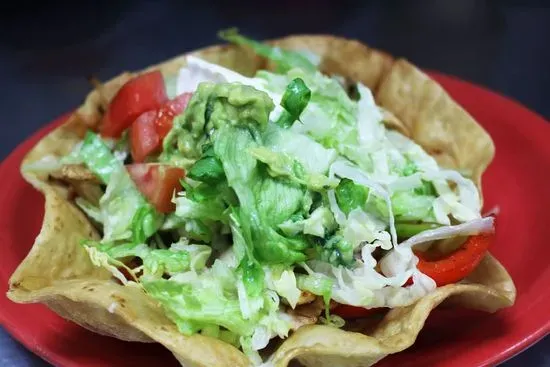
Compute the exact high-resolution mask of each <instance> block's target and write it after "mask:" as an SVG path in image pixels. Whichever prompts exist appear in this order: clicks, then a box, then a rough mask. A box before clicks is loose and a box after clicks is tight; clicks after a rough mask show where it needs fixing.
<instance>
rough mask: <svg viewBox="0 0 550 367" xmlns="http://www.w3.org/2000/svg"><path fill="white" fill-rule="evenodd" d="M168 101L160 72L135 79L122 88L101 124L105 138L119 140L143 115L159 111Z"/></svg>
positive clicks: (101, 131) (101, 130) (153, 72)
mask: <svg viewBox="0 0 550 367" xmlns="http://www.w3.org/2000/svg"><path fill="white" fill-rule="evenodd" d="M167 100H168V96H167V95H166V88H165V85H164V78H163V76H162V74H161V73H160V71H152V72H149V73H145V74H142V75H139V76H137V77H135V78H134V79H132V80H130V81H128V82H127V83H126V84H124V85H123V86H122V88H120V90H119V91H118V93H117V94H116V95H115V97H114V98H113V100H112V101H111V103H110V104H109V107H108V108H107V111H106V112H105V115H104V116H103V120H102V122H101V126H100V128H99V130H100V133H101V135H102V136H104V137H112V138H118V137H120V135H121V134H122V132H123V131H124V130H126V129H127V128H128V127H130V125H131V124H132V123H133V122H134V121H135V120H136V119H137V118H138V116H140V115H141V114H142V113H144V112H146V111H151V110H158V108H160V106H161V105H162V104H163V103H164V102H166V101H167Z"/></svg>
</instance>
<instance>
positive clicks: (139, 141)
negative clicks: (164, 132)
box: [130, 111, 160, 163]
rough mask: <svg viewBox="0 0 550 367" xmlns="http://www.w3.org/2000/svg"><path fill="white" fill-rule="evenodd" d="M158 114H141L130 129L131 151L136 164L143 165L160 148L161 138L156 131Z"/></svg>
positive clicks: (150, 112) (149, 112)
mask: <svg viewBox="0 0 550 367" xmlns="http://www.w3.org/2000/svg"><path fill="white" fill-rule="evenodd" d="M156 118H157V113H156V112H155V111H148V112H145V113H143V114H141V115H140V116H139V117H138V118H137V120H136V121H134V123H133V124H132V127H131V128H130V151H131V153H132V158H133V160H134V162H137V163H141V162H144V161H145V158H146V157H147V156H148V155H149V154H151V153H154V152H155V151H157V150H158V149H159V147H160V137H159V135H158V133H157V131H156V130H155V119H156Z"/></svg>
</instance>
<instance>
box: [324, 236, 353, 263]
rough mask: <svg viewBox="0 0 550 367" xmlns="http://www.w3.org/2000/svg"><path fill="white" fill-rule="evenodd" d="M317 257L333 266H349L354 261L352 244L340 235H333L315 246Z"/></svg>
mask: <svg viewBox="0 0 550 367" xmlns="http://www.w3.org/2000/svg"><path fill="white" fill-rule="evenodd" d="M317 258H318V259H319V260H321V261H325V262H328V263H330V264H331V265H334V266H340V265H342V266H346V267H349V266H350V265H352V264H353V263H354V258H353V246H352V245H351V244H350V243H349V242H347V241H346V240H345V239H344V238H343V237H342V236H339V235H335V236H332V237H330V238H329V239H328V240H327V241H326V242H325V243H322V244H321V245H318V246H317Z"/></svg>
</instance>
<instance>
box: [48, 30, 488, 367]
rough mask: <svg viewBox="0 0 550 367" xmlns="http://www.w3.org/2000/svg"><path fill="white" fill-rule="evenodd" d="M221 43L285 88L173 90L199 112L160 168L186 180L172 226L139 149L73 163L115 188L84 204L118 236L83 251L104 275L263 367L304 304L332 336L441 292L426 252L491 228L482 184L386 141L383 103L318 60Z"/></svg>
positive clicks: (197, 74)
mask: <svg viewBox="0 0 550 367" xmlns="http://www.w3.org/2000/svg"><path fill="white" fill-rule="evenodd" d="M220 35H221V37H222V38H223V39H225V40H227V41H230V42H233V43H236V44H238V45H241V46H245V47H250V48H251V49H252V50H253V51H254V52H256V53H257V54H258V55H261V56H263V57H266V58H268V59H270V60H271V61H273V62H274V64H276V65H277V72H276V73H274V72H271V71H266V70H262V71H258V72H257V73H256V75H255V76H253V77H250V76H244V75H241V74H239V73H237V72H235V71H233V70H229V69H227V68H225V67H223V66H221V65H216V64H212V63H209V62H207V61H205V60H202V59H199V58H197V57H195V56H189V57H187V66H186V67H185V68H182V69H181V70H180V71H179V74H178V77H177V79H174V82H175V83H174V84H175V85H174V87H175V89H176V91H177V92H178V94H179V93H183V92H192V93H193V97H192V98H191V100H190V102H189V104H188V106H187V108H186V110H185V111H184V113H183V114H181V115H180V116H177V117H176V118H175V119H174V123H173V128H172V129H171V131H170V132H169V133H168V135H167V136H166V138H165V139H164V142H163V150H162V153H161V154H160V155H159V156H158V160H159V161H160V162H162V163H166V164H172V165H176V166H179V167H183V168H185V169H186V172H187V175H186V177H185V178H184V179H182V180H181V184H182V186H183V190H181V191H180V192H178V193H175V194H174V195H173V197H172V201H173V202H174V203H175V211H174V212H173V213H169V214H167V215H161V214H160V213H158V212H157V211H156V210H155V209H154V208H153V206H151V205H150V204H149V203H148V202H147V200H146V199H145V198H144V197H143V195H142V194H141V193H140V192H139V190H138V189H137V187H136V185H135V184H134V183H133V182H132V179H131V178H130V176H129V174H128V172H127V171H126V169H125V167H124V165H123V161H124V160H125V159H126V157H127V152H128V143H127V138H123V139H120V140H119V141H106V140H103V139H102V138H100V137H99V136H97V135H95V134H94V133H91V132H90V133H88V134H87V135H86V137H85V139H84V141H83V142H82V144H79V145H78V146H77V147H75V149H74V150H73V152H72V153H70V154H69V155H67V156H66V157H64V158H63V159H62V160H61V161H60V162H62V163H63V162H64V163H84V164H85V165H86V166H87V167H88V168H89V169H90V170H91V171H92V172H93V173H94V174H95V175H96V176H97V177H98V178H100V180H101V181H102V183H104V184H105V185H106V191H105V194H104V195H103V197H102V198H101V199H100V201H99V205H98V206H96V205H92V204H91V203H89V202H87V201H86V200H84V199H82V198H77V199H76V200H75V202H76V204H77V205H78V206H79V207H80V208H81V209H82V210H83V211H84V212H85V213H86V214H87V215H88V217H90V218H91V219H92V220H93V221H94V222H95V223H96V224H97V226H98V228H101V229H102V230H103V238H102V239H101V240H100V241H86V242H85V243H84V244H83V245H84V248H85V249H86V251H87V252H88V253H89V256H90V259H91V260H92V262H93V263H94V264H95V265H97V266H101V267H104V268H105V269H107V270H108V271H110V272H111V273H112V274H113V276H114V277H116V278H117V279H118V280H120V281H121V282H122V283H124V284H126V285H132V284H133V285H137V286H140V287H143V288H144V289H145V291H146V292H147V293H148V294H149V295H150V296H151V297H153V298H154V299H156V300H157V301H158V302H160V304H161V305H162V307H163V308H164V310H165V311H166V314H167V315H168V317H169V318H170V319H171V320H173V322H174V323H175V324H176V325H177V327H178V329H179V330H180V331H181V332H182V333H183V334H185V335H192V334H195V333H200V334H202V335H206V336H210V337H214V338H218V339H220V340H223V341H226V342H228V343H230V344H232V345H234V346H236V347H239V348H241V349H242V350H243V352H244V353H245V354H246V355H247V356H248V357H249V358H250V360H251V362H252V363H254V364H261V363H262V359H261V357H260V354H259V350H261V349H263V348H265V347H266V346H267V344H268V343H269V341H270V340H271V339H272V338H274V337H275V336H279V337H282V338H284V337H286V336H287V335H288V332H289V330H290V327H291V323H290V321H291V317H290V316H289V315H286V314H285V313H286V311H287V310H288V309H289V308H296V307H297V305H298V303H299V301H300V298H301V296H302V294H303V293H304V292H309V293H312V294H314V295H316V296H319V297H322V298H323V300H324V302H325V305H326V310H325V311H326V313H325V315H324V317H321V316H320V315H319V319H318V322H320V323H326V324H328V325H331V326H335V327H341V326H342V325H343V320H341V319H339V318H337V317H330V315H329V304H330V302H332V301H335V302H338V303H342V304H346V305H352V306H357V307H365V308H372V307H398V306H407V305H410V304H412V303H413V302H415V301H416V300H418V299H419V298H420V297H422V296H424V295H425V294H428V293H429V292H432V291H433V290H434V289H435V287H436V284H435V282H434V281H433V280H432V279H430V278H429V277H428V276H426V275H425V274H422V273H421V272H420V271H419V270H418V269H417V263H418V258H417V257H416V256H415V254H414V252H413V250H412V247H413V246H415V245H424V244H425V243H426V242H427V241H430V240H434V239H441V238H449V237H455V236H460V235H468V234H471V233H478V232H484V231H489V230H490V229H491V228H492V222H490V220H487V219H482V218H481V215H480V209H481V198H480V195H479V192H478V190H477V188H476V186H475V184H474V183H473V182H472V181H471V180H470V179H469V178H467V177H465V176H464V175H463V174H462V173H460V172H457V171H453V170H448V169H442V168H441V167H439V165H438V164H437V162H436V160H435V159H434V158H433V157H431V156H430V155H429V154H428V153H427V152H425V151H424V150H423V149H422V147H421V146H419V145H418V144H416V143H415V142H414V141H412V140H411V139H409V138H407V137H406V136H404V135H402V134H400V133H399V132H396V131H391V130H388V129H386V127H385V126H384V123H383V117H382V116H383V114H382V110H381V109H380V108H379V107H378V106H377V105H376V103H375V100H374V98H373V95H372V92H371V91H370V90H369V88H368V87H366V86H365V85H363V84H361V83H358V84H357V85H356V86H355V87H356V92H357V93H356V95H355V96H354V97H353V98H351V97H350V96H349V95H348V93H347V92H346V90H345V89H344V87H343V83H342V81H341V80H340V79H341V78H339V77H338V76H326V75H323V74H322V73H321V72H320V71H318V70H317V69H316V63H317V62H318V59H317V60H316V59H315V57H314V55H311V54H306V53H303V52H300V51H295V50H294V51H291V50H282V49H280V48H278V47H273V46H271V45H266V44H263V43H260V42H256V41H254V40H251V39H248V38H246V37H244V36H242V35H240V34H238V33H237V31H236V30H228V31H224V32H222V33H221V34H220ZM312 56H313V57H312ZM125 136H127V135H125ZM55 164H56V165H58V164H59V162H55ZM451 223H452V224H455V223H458V224H457V225H451ZM400 241H403V242H400ZM380 254H382V255H380ZM380 256H382V257H381V259H380ZM377 259H379V260H377ZM304 271H305V273H306V274H304ZM410 278H412V279H413V284H410V285H409V284H408V283H407V280H409V279H410Z"/></svg>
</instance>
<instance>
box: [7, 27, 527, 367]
mask: <svg viewBox="0 0 550 367" xmlns="http://www.w3.org/2000/svg"><path fill="white" fill-rule="evenodd" d="M270 42H271V43H272V44H275V45H277V46H280V47H282V48H288V49H307V50H309V51H312V52H314V53H315V54H317V55H319V56H320V58H321V64H320V69H321V71H323V72H324V73H327V74H337V75H340V76H342V77H344V78H345V79H346V80H349V81H357V82H359V81H360V82H362V83H363V84H365V85H366V86H368V87H369V88H370V89H371V90H372V92H373V94H374V96H375V99H376V102H377V104H378V105H380V106H381V107H383V108H384V109H385V110H386V111H387V112H386V114H385V123H386V125H387V126H388V127H390V128H393V129H397V130H399V131H400V132H402V133H403V134H405V135H407V136H409V137H410V138H412V139H413V140H415V141H416V142H417V143H418V144H420V145H421V146H422V147H423V148H424V149H425V150H426V151H427V152H428V153H429V154H431V155H432V156H434V157H435V158H436V159H437V161H438V162H439V164H440V165H442V166H444V167H448V168H453V169H456V170H460V171H461V172H468V174H469V175H470V176H471V177H472V179H473V180H474V182H475V183H476V184H477V185H478V187H481V185H480V182H481V176H482V174H483V172H484V170H485V169H486V167H487V166H488V165H489V163H490V162H491V160H492V159H493V156H494V154H495V149H494V145H493V142H492V140H491V138H490V136H489V135H488V134H487V132H486V131H485V130H484V129H483V128H482V127H481V126H479V124H478V123H477V122H476V121H475V120H474V119H473V118H472V117H471V116H470V115H469V114H468V113H467V112H466V111H464V110H463V109H462V108H461V107H460V106H459V105H458V104H457V103H455V102H454V101H453V100H452V99H451V97H449V96H448V95H447V93H446V92H445V91H444V90H443V89H442V88H441V86H439V85H438V84H437V83H436V82H435V81H433V80H431V79H430V78H429V77H428V76H427V75H425V74H424V73H423V72H422V71H420V70H419V69H418V68H416V67H415V66H413V65H411V64H410V63H409V62H407V61H406V60H404V59H394V58H393V57H391V56H390V55H388V54H386V53H384V52H381V51H378V50H374V49H371V48H369V47H367V46H365V45H363V44H361V43H359V42H357V41H353V40H347V39H343V38H337V37H333V36H320V35H315V36H311V35H299V36H291V37H287V38H283V39H279V40H274V41H270ZM190 54H193V55H195V56H198V57H200V58H203V59H205V60H207V61H210V62H213V63H217V64H220V65H222V66H225V67H228V68H231V69H234V70H236V71H238V72H240V73H243V74H245V75H252V74H254V72H255V71H257V70H259V69H273V65H272V64H271V63H270V62H268V61H266V60H265V59H262V58H260V57H258V56H256V55H255V54H253V53H252V51H251V50H248V49H245V48H242V47H239V46H229V45H218V46H212V47H208V48H205V49H201V50H198V51H194V52H191V53H190ZM185 63H186V55H182V56H179V57H176V58H174V59H172V60H169V61H167V62H164V63H162V64H159V65H155V66H152V67H150V68H148V69H146V71H148V70H151V69H160V70H162V71H163V72H177V70H179V69H180V68H181V67H182V66H185ZM138 74H139V73H138ZM134 75H135V74H134V73H128V72H127V73H123V74H121V75H119V76H117V77H116V78H114V79H112V80H111V81H109V82H107V83H105V84H103V85H102V86H101V87H100V88H98V89H96V90H94V91H92V92H91V93H90V94H89V95H88V96H87V98H86V100H85V102H84V104H83V105H82V106H81V107H80V108H79V109H78V110H77V111H76V112H74V113H73V114H72V116H71V117H70V118H69V119H68V120H67V122H66V123H64V124H63V125H62V126H60V127H58V128H57V129H55V130H54V131H52V132H51V133H50V134H48V135H47V136H46V137H44V138H43V139H42V140H41V141H40V142H39V143H38V144H37V145H36V146H35V147H34V148H33V149H32V150H31V151H30V152H29V153H28V154H27V156H26V157H25V159H24V160H23V163H22V166H21V173H22V175H23V177H24V178H25V180H27V181H28V182H29V183H30V184H32V185H33V186H34V187H35V188H36V189H38V190H40V191H41V192H42V193H43V194H44V196H45V199H46V204H45V215H44V222H43V226H42V229H41V232H40V234H39V235H38V237H37V238H36V241H35V243H34V246H33V248H32V249H31V251H30V252H29V254H28V255H27V257H26V258H25V259H24V261H23V262H22V263H21V264H20V265H19V267H18V268H17V269H16V271H15V272H14V274H13V275H12V277H11V279H10V284H9V287H10V288H9V291H8V297H9V298H10V299H11V300H12V301H14V302H18V303H36V302H40V303H44V304H46V305H47V306H48V307H49V308H50V309H52V310H53V311H55V312H56V313H58V314H59V315H61V316H62V317H64V318H66V319H68V320H71V321H73V322H75V323H77V324H79V325H81V326H83V327H85V328H87V329H89V330H92V331H94V332H96V333H99V334H103V335H108V336H113V337H116V338H119V339H122V340H127V341H137V342H158V343H161V344H162V345H164V346H165V347H166V348H168V349H169V350H170V351H171V352H172V353H173V354H174V355H175V356H176V358H177V359H178V360H179V361H180V362H181V363H182V364H183V365H185V366H247V365H249V364H250V361H249V360H248V359H247V357H246V356H245V355H244V354H243V353H241V352H240V351H239V350H238V349H236V348H235V347H233V346H231V345H230V344H227V343H224V342H222V341H219V340H217V339H213V338H209V337H206V336H202V335H198V334H197V335H193V336H189V337H188V336H184V335H182V334H181V333H180V332H178V330H177V328H176V326H175V324H174V323H173V322H172V321H170V320H169V319H168V317H167V316H165V314H164V311H163V310H162V308H161V306H160V305H159V304H158V303H157V302H156V301H155V300H153V299H152V298H150V297H149V296H148V295H147V294H146V293H145V292H144V291H142V290H141V289H140V288H138V287H133V286H123V285H120V284H118V283H116V282H114V281H113V280H112V276H111V273H109V272H108V271H107V270H104V269H102V268H97V267H95V266H94V265H93V264H92V263H91V261H90V260H89V257H88V254H87V253H86V251H85V250H84V248H83V247H82V246H80V241H81V240H82V239H97V238H98V233H97V232H96V230H95V228H94V226H93V225H92V223H90V222H89V220H88V219H87V217H86V216H85V215H84V214H83V213H82V212H81V211H80V210H79V209H78V208H77V207H76V206H75V205H74V204H73V203H72V197H73V196H74V194H75V192H76V193H77V194H78V195H81V196H86V197H96V196H97V190H98V189H99V188H98V187H97V184H95V183H93V182H85V181H84V182H83V181H78V180H72V181H71V180H60V179H58V178H56V177H55V175H52V173H53V172H55V171H58V170H59V169H60V167H56V166H55V165H52V167H51V170H48V169H45V170H42V171H37V170H35V169H31V168H32V167H33V166H35V165H36V163H37V162H39V161H41V162H42V161H43V160H44V159H45V158H44V157H47V156H54V157H60V156H63V155H66V154H68V153H69V152H70V151H71V150H72V148H73V147H74V146H75V145H76V144H77V143H78V142H79V141H80V140H82V138H83V136H84V134H85V132H86V130H87V129H97V127H98V125H99V122H100V120H101V117H102V113H103V111H104V110H105V106H106V105H107V104H108V102H109V100H110V99H111V98H113V96H114V95H115V94H116V92H117V91H118V89H119V88H120V87H121V86H122V85H123V84H124V83H125V82H126V81H128V80H129V79H131V78H132V77H133V76H134ZM515 297H516V290H515V286H514V283H513V281H512V279H511V278H510V276H509V274H508V273H507V272H506V270H505V269H504V268H503V266H502V265H501V264H500V263H499V262H498V261H497V260H496V259H495V258H494V257H492V256H491V255H490V254H488V255H486V257H485V258H484V259H483V261H482V262H481V263H480V265H479V266H478V267H477V268H476V270H475V271H474V272H473V273H472V274H471V275H470V276H469V277H468V278H466V279H465V280H463V281H462V282H460V283H458V284H452V285H447V286H444V287H441V288H438V289H436V290H435V291H434V292H433V293H431V294H429V295H427V296H425V297H423V298H422V299H420V300H419V301H417V302H416V303H415V304H413V305H411V306H408V307H400V308H395V309H392V310H390V311H389V312H388V313H387V314H386V315H385V316H384V318H383V319H382V320H381V321H380V322H378V323H376V325H375V326H374V327H372V326H371V327H368V328H361V327H359V328H358V327H355V328H353V329H354V331H353V332H352V331H346V330H341V329H336V328H334V327H330V326H324V325H309V326H303V327H301V328H299V329H298V330H297V331H296V332H294V333H293V334H292V335H291V336H290V337H289V338H288V339H286V340H285V341H283V342H282V344H281V345H280V346H279V347H278V348H277V349H276V350H275V352H274V353H273V354H272V356H271V357H270V362H271V363H272V365H274V366H286V365H288V364H289V363H290V362H291V361H292V360H294V359H296V360H298V361H299V362H300V363H302V364H303V365H306V366H335V365H338V366H371V365H373V364H375V363H376V362H377V361H379V360H380V359H382V358H384V357H385V356H386V355H388V354H392V353H397V352H399V351H401V350H404V349H406V348H408V347H410V346H411V345H412V344H413V343H414V341H415V339H416V337H417V335H418V333H419V332H420V330H421V329H422V327H423V326H424V322H425V320H426V318H427V317H428V316H429V314H430V312H431V311H432V310H433V309H434V308H435V307H437V306H438V305H440V304H441V303H443V302H445V303H448V304H449V305H452V306H460V307H468V308H473V309H478V310H483V311H487V312H495V311H496V310H498V309H500V308H503V307H509V306H511V305H513V304H514V301H515ZM358 324H359V323H358Z"/></svg>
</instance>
